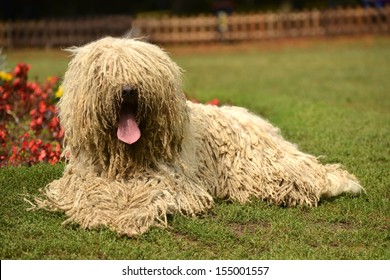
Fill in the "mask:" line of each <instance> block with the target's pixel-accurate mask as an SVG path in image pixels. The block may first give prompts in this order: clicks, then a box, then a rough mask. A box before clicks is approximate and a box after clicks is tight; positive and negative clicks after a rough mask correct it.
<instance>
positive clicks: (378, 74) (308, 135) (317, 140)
mask: <svg viewBox="0 0 390 280" xmlns="http://www.w3.org/2000/svg"><path fill="white" fill-rule="evenodd" d="M10 55H11V56H12V54H10ZM44 57H45V56H42V57H41V59H42V64H43V65H45V62H43V61H44V60H45V59H44ZM175 60H176V61H177V62H178V63H179V64H180V65H181V66H182V67H183V68H184V69H186V74H185V75H186V76H185V77H186V78H185V83H186V89H185V90H186V92H187V93H189V94H190V95H191V96H193V97H195V98H197V99H200V100H202V101H206V100H210V99H212V98H218V99H219V100H221V101H222V102H227V103H232V104H234V105H240V106H244V107H248V108H249V109H251V110H252V111H255V112H256V113H258V114H261V115H263V116H265V117H266V118H267V119H269V120H270V121H271V122H272V123H274V124H275V125H277V126H279V127H280V128H281V130H282V133H283V135H284V136H285V137H286V138H287V139H288V140H290V141H292V142H295V143H298V144H299V147H300V148H301V149H302V150H304V151H306V152H309V153H312V154H316V155H325V156H326V157H324V158H322V159H321V160H322V161H323V162H324V163H325V162H340V163H342V164H343V165H345V166H346V168H347V169H348V170H349V171H351V172H352V173H354V174H355V175H356V176H357V177H358V178H359V179H360V181H361V183H362V184H363V185H364V186H365V188H366V190H367V195H363V196H360V197H356V198H353V197H350V196H348V195H346V196H341V197H338V198H336V199H333V200H325V201H322V203H321V204H320V205H319V206H318V207H317V208H307V207H297V208H281V207H275V206H271V205H267V204H266V203H265V202H262V201H253V203H251V204H248V205H239V204H236V203H231V202H228V201H218V202H217V203H216V207H215V208H214V209H213V210H211V211H210V212H209V213H208V214H206V215H205V216H203V217H198V218H186V217H182V216H180V215H173V216H172V217H170V226H171V227H170V228H168V229H152V230H151V231H149V232H148V233H146V234H145V235H142V236H140V237H138V238H133V239H130V238H127V237H121V236H117V235H116V234H115V233H113V232H111V231H109V230H108V229H98V230H83V229H80V228H79V227H78V226H77V225H73V224H71V225H65V226H62V225H61V223H62V222H63V221H64V220H65V219H66V217H65V215H64V214H59V213H49V212H45V211H41V210H39V211H32V212H27V211H26V208H28V207H29V204H28V203H27V202H25V201H24V199H23V198H25V197H26V195H28V197H27V198H29V197H30V199H31V196H34V195H36V194H38V189H39V188H41V187H43V186H45V185H46V184H47V183H48V182H50V181H52V180H53V179H55V178H59V177H60V176H61V172H62V170H63V165H56V166H54V167H53V166H49V165H37V166H33V167H31V168H27V167H23V168H14V167H7V168H2V169H0V192H1V196H0V228H1V231H0V239H1V243H0V257H1V259H389V258H390V250H389V247H390V246H389V245H390V226H389V225H390V185H389V183H390V174H389V172H388V170H390V154H389V150H390V144H389V143H390V111H389V108H390V103H389V102H390V100H389V96H388V89H389V88H390V79H388V77H387V76H388V73H390V40H389V39H377V40H374V41H372V42H362V41H356V42H353V43H350V44H332V45H331V46H330V47H329V46H327V45H325V43H324V44H319V43H317V44H313V45H311V46H308V47H305V48H296V47H290V48H286V49H280V50H274V51H261V50H260V51H258V50H251V51H247V52H245V53H231V54H222V53H219V54H212V55H211V54H202V55H201V54H199V55H191V56H187V55H182V56H176V57H175ZM28 63H31V62H30V61H28ZM64 65H65V63H64ZM53 66H54V65H53ZM33 67H37V68H38V67H39V64H33ZM54 67H57V66H54Z"/></svg>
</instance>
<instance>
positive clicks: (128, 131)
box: [117, 113, 141, 144]
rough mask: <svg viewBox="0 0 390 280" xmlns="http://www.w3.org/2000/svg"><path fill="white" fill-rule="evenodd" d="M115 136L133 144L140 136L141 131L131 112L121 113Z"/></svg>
mask: <svg viewBox="0 0 390 280" xmlns="http://www.w3.org/2000/svg"><path fill="white" fill-rule="evenodd" d="M117 136H118V139H119V140H121V141H123V142H125V143H127V144H133V143H135V142H137V141H138V139H139V138H140V137H141V131H140V130H139V127H138V125H137V122H136V121H135V116H134V115H133V114H130V113H121V116H120V119H119V127H118V131H117Z"/></svg>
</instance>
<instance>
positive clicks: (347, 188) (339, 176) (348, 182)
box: [321, 164, 366, 197]
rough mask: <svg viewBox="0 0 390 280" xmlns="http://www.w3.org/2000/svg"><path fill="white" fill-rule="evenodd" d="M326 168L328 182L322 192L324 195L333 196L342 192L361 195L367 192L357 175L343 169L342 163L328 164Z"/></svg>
mask: <svg viewBox="0 0 390 280" xmlns="http://www.w3.org/2000/svg"><path fill="white" fill-rule="evenodd" d="M325 168H326V177H327V184H326V186H325V188H324V190H323V191H322V193H321V196H322V197H333V196H338V195H340V194H342V193H350V194H353V195H359V194H361V193H365V192H366V191H365V190H364V188H363V187H362V186H361V185H360V183H359V182H358V180H357V179H356V177H355V176H354V175H352V174H350V173H348V172H347V171H345V170H343V169H342V168H341V167H340V165H338V164H327V165H325Z"/></svg>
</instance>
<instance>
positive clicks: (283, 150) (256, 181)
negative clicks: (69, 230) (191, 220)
mask: <svg viewBox="0 0 390 280" xmlns="http://www.w3.org/2000/svg"><path fill="white" fill-rule="evenodd" d="M71 52H72V53H73V55H74V57H73V59H72V61H71V62H70V64H69V68H68V70H67V72H66V74H65V78H64V82H63V86H64V90H65V92H64V95H63V97H62V98H61V100H60V102H59V110H60V119H61V123H62V125H63V127H64V129H65V153H66V154H69V155H70V158H69V160H68V163H67V165H66V168H65V171H64V174H63V176H62V178H60V179H59V180H56V181H54V182H52V183H50V184H49V185H48V186H47V187H46V188H45V189H44V190H43V194H44V196H43V197H41V198H40V199H37V203H38V205H39V207H41V208H45V209H48V210H53V211H62V212H65V213H66V215H68V216H69V219H68V220H67V221H71V222H76V223H79V224H80V225H81V226H82V227H85V228H92V227H97V226H108V227H110V228H111V229H113V230H115V231H117V232H118V233H120V234H126V235H129V236H132V235H136V234H140V233H143V232H145V231H146V230H147V229H148V228H150V227H151V226H167V215H169V214H173V213H182V214H183V215H188V216H194V215H200V214H202V213H204V212H205V211H207V210H208V209H210V208H211V207H212V206H213V204H214V201H213V198H216V197H218V198H223V199H229V200H232V201H236V202H240V203H246V202H249V201H250V200H252V199H261V200H265V201H268V202H269V203H273V204H276V205H282V206H295V205H308V206H316V205H317V203H318V201H319V200H320V198H321V197H331V196H337V195H339V194H341V193H343V192H349V193H353V194H358V193H360V192H361V191H362V190H363V188H362V187H361V186H360V185H359V183H358V182H357V180H356V178H355V177H354V176H353V175H351V174H349V173H348V172H347V171H345V170H343V169H342V168H341V167H340V166H339V165H333V164H332V165H330V164H327V165H322V164H320V163H319V162H318V160H317V158H316V157H314V156H311V155H308V154H305V153H303V152H300V151H299V150H298V149H297V147H296V146H295V145H293V144H291V143H289V142H287V141H286V140H284V139H283V138H282V137H281V136H280V134H279V130H278V129H277V128H275V127H273V126H272V125H271V124H270V123H268V122H267V121H265V120H263V119H262V118H260V117H258V116H256V115H254V114H252V113H250V112H248V111H247V110H246V109H243V108H238V107H231V106H225V107H221V108H220V107H216V106H211V105H201V104H194V103H191V102H189V101H186V98H185V96H184V94H183V90H182V82H181V69H180V68H179V67H178V66H177V65H176V64H175V63H174V62H173V61H172V60H171V59H170V58H169V57H168V55H167V54H166V53H165V52H164V51H162V50H161V49H160V48H159V47H157V46H155V45H151V44H148V43H145V42H141V41H138V40H133V39H115V38H111V37H107V38H103V39H101V40H98V41H95V42H92V43H90V44H87V45H85V46H82V47H79V48H73V49H71Z"/></svg>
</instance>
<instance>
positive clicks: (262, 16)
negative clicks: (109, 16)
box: [133, 6, 390, 44]
mask: <svg viewBox="0 0 390 280" xmlns="http://www.w3.org/2000/svg"><path fill="white" fill-rule="evenodd" d="M222 25H226V27H223V26H222ZM133 28H134V29H135V30H136V31H137V32H138V33H139V34H141V35H144V36H146V37H147V38H148V39H149V41H152V42H156V43H161V44H177V43H197V42H216V41H248V40H262V39H274V38H286V37H287V38H289V37H309V36H336V35H361V34H390V6H386V7H385V8H383V9H375V8H362V7H357V8H346V9H334V10H324V11H318V10H312V11H302V12H291V13H256V14H242V15H240V14H236V15H232V16H228V17H227V18H226V19H221V18H218V17H216V16H211V15H210V16H197V17H185V18H184V17H183V18H182V17H167V18H160V19H155V18H142V19H136V20H135V21H134V22H133Z"/></svg>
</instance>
